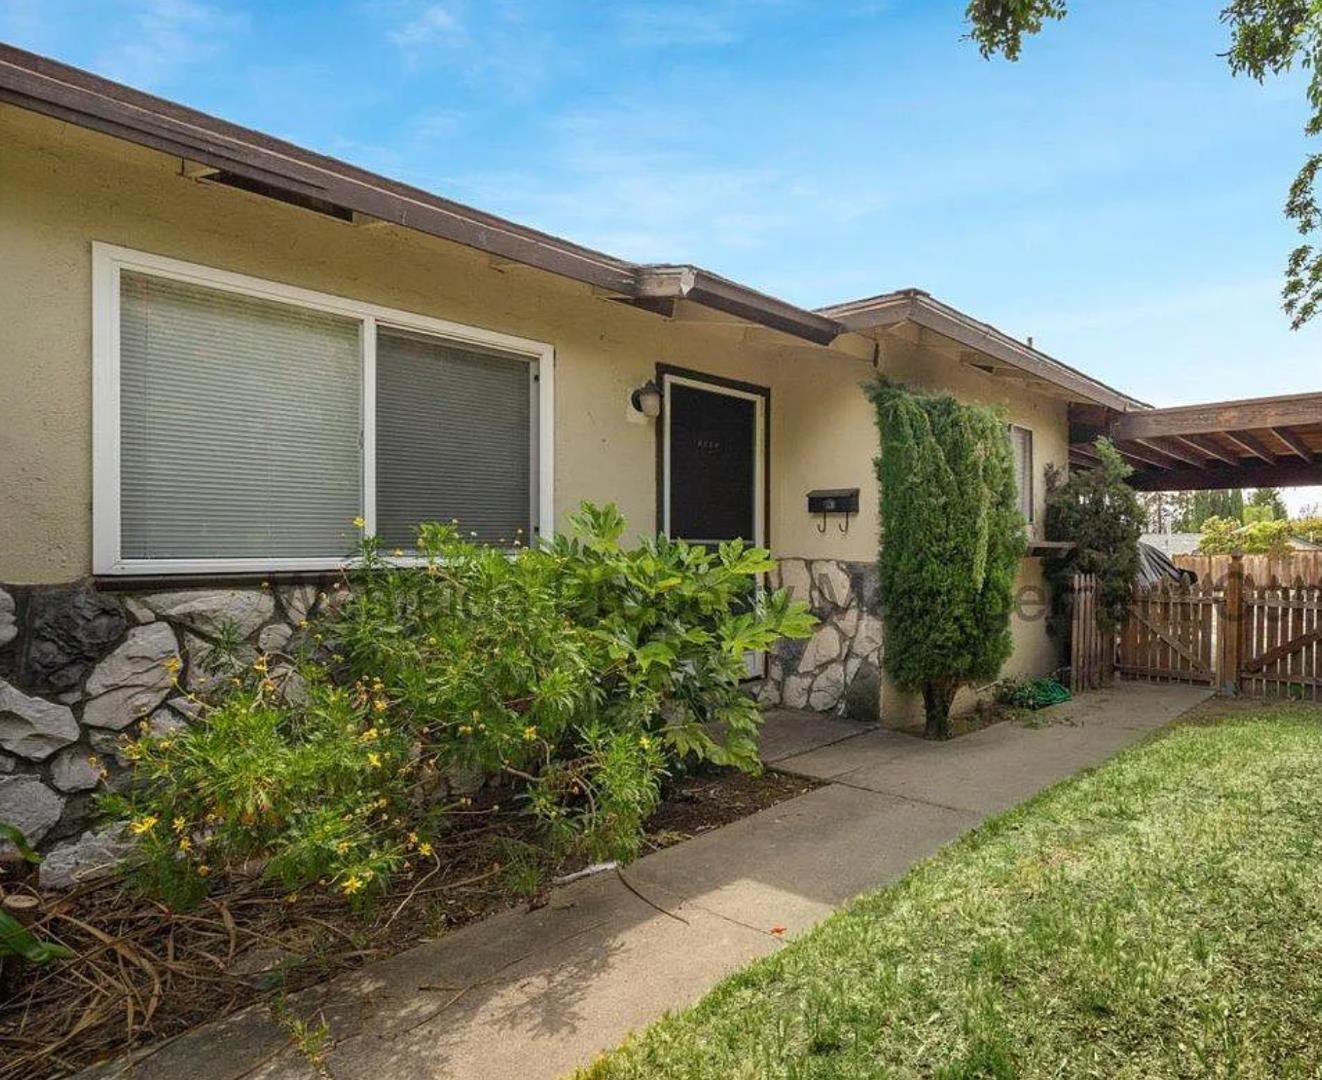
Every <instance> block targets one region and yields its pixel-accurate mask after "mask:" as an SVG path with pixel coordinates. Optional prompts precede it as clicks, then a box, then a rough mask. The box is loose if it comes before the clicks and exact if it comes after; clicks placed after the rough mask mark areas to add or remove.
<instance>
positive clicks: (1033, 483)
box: [1010, 424, 1037, 529]
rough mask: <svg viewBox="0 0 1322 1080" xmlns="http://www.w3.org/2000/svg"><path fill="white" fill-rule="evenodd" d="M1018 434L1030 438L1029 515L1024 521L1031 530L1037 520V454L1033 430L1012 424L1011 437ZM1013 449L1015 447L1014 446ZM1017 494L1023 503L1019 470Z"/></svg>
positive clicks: (1015, 480)
mask: <svg viewBox="0 0 1322 1080" xmlns="http://www.w3.org/2000/svg"><path fill="white" fill-rule="evenodd" d="M1017 432H1023V433H1024V434H1026V435H1027V436H1028V513H1027V514H1025V515H1024V521H1025V523H1026V524H1027V525H1028V527H1029V528H1030V529H1031V528H1032V527H1033V524H1034V522H1035V521H1036V519H1037V475H1036V474H1035V472H1034V469H1035V468H1036V467H1037V466H1036V461H1035V457H1036V453H1035V448H1034V446H1033V443H1034V441H1035V440H1034V438H1033V429H1032V428H1031V427H1028V426H1026V425H1024V424H1011V425H1010V437H1011V439H1013V438H1014V436H1015V434H1016V433H1017ZM1012 449H1013V446H1012ZM1014 485H1015V493H1016V494H1017V495H1018V496H1019V501H1020V502H1022V501H1023V492H1021V491H1020V490H1019V470H1018V469H1016V470H1015V478H1014Z"/></svg>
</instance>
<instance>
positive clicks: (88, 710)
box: [83, 622, 179, 731]
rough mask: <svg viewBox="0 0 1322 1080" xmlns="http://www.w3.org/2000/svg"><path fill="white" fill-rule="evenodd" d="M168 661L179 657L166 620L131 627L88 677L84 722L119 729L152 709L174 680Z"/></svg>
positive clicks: (168, 691) (93, 725)
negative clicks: (122, 640)
mask: <svg viewBox="0 0 1322 1080" xmlns="http://www.w3.org/2000/svg"><path fill="white" fill-rule="evenodd" d="M171 660H179V644H178V642H177V641H176V640H175V636H174V631H173V630H171V629H170V627H169V626H167V625H166V624H165V623H163V622H153V623H148V624H147V625H146V626H138V627H135V628H134V629H132V630H130V631H129V635H128V638H127V639H126V640H125V642H124V644H123V645H121V646H120V647H119V648H117V649H116V650H115V651H114V652H112V653H111V654H110V655H109V656H107V657H106V658H105V659H104V660H102V661H101V663H99V664H98V665H97V666H96V669H95V670H94V671H93V672H92V674H91V675H90V676H89V677H88V680H87V686H86V692H87V695H88V698H89V700H88V702H87V704H86V705H85V706H83V723H84V724H87V725H90V726H92V727H101V728H110V729H112V730H114V731H121V730H123V729H124V728H126V727H128V725H129V724H131V723H133V722H134V721H135V720H138V719H141V718H142V717H143V716H145V715H146V714H147V713H149V712H151V711H152V710H153V709H154V708H156V706H157V705H159V704H160V703H161V702H162V701H164V700H165V698H166V696H167V695H168V694H169V693H170V689H171V687H172V685H173V683H174V673H173V672H172V671H171V670H170V668H169V667H168V666H167V665H168V664H169V662H170V661H171Z"/></svg>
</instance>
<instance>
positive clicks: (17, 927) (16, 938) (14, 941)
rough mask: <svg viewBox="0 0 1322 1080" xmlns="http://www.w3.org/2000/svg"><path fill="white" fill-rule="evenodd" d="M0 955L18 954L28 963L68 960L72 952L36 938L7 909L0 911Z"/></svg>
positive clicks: (61, 946)
mask: <svg viewBox="0 0 1322 1080" xmlns="http://www.w3.org/2000/svg"><path fill="white" fill-rule="evenodd" d="M0 956H19V957H22V958H23V959H24V960H26V961H27V962H28V963H30V964H44V963H47V962H48V961H50V960H68V959H69V958H71V957H72V956H73V952H72V951H71V950H69V949H66V948H65V947H64V946H63V945H53V944H51V943H50V942H47V941H41V940H39V939H38V938H36V937H35V936H34V935H33V934H32V931H30V930H29V929H28V928H27V927H25V926H24V925H23V924H22V923H20V922H19V921H18V920H17V919H15V918H14V917H13V916H12V915H10V914H9V912H7V911H0Z"/></svg>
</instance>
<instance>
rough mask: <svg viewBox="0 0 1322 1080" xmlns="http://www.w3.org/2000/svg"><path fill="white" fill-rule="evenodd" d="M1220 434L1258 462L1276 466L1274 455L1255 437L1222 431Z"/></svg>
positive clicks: (1246, 433) (1245, 433) (1242, 433)
mask: <svg viewBox="0 0 1322 1080" xmlns="http://www.w3.org/2000/svg"><path fill="white" fill-rule="evenodd" d="M1221 434H1222V435H1224V436H1225V437H1226V438H1227V439H1229V440H1230V441H1231V442H1232V443H1234V444H1235V445H1236V446H1242V447H1243V448H1244V449H1245V450H1247V451H1248V452H1249V453H1250V454H1252V455H1253V456H1254V457H1255V458H1257V459H1258V460H1259V461H1265V462H1266V463H1267V464H1268V465H1275V464H1276V455H1275V454H1273V453H1272V452H1271V451H1270V450H1268V449H1267V448H1266V447H1265V446H1263V445H1262V443H1261V442H1260V441H1259V440H1258V438H1257V437H1256V436H1254V435H1250V434H1249V433H1248V432H1247V431H1223V432H1221Z"/></svg>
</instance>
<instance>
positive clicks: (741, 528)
mask: <svg viewBox="0 0 1322 1080" xmlns="http://www.w3.org/2000/svg"><path fill="white" fill-rule="evenodd" d="M666 394H667V400H666V426H667V447H668V453H667V469H666V482H667V499H668V502H667V507H668V513H667V515H666V522H665V526H666V531H667V533H669V535H670V536H672V537H674V538H675V539H677V540H688V541H691V542H693V543H702V544H715V543H717V542H719V541H721V540H734V539H736V538H739V539H743V540H746V541H748V542H749V543H750V544H756V543H761V542H762V530H761V528H760V522H759V521H758V510H759V503H760V501H761V500H760V499H759V498H758V484H759V483H760V472H761V470H760V468H759V462H760V454H761V446H760V445H759V441H760V428H761V422H760V421H761V417H760V405H761V400H760V398H759V397H758V396H757V395H756V394H753V393H751V392H748V391H741V390H733V389H726V388H723V387H718V386H715V385H712V386H699V385H694V383H692V382H690V381H686V380H681V379H680V378H677V377H670V378H667V380H666Z"/></svg>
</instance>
